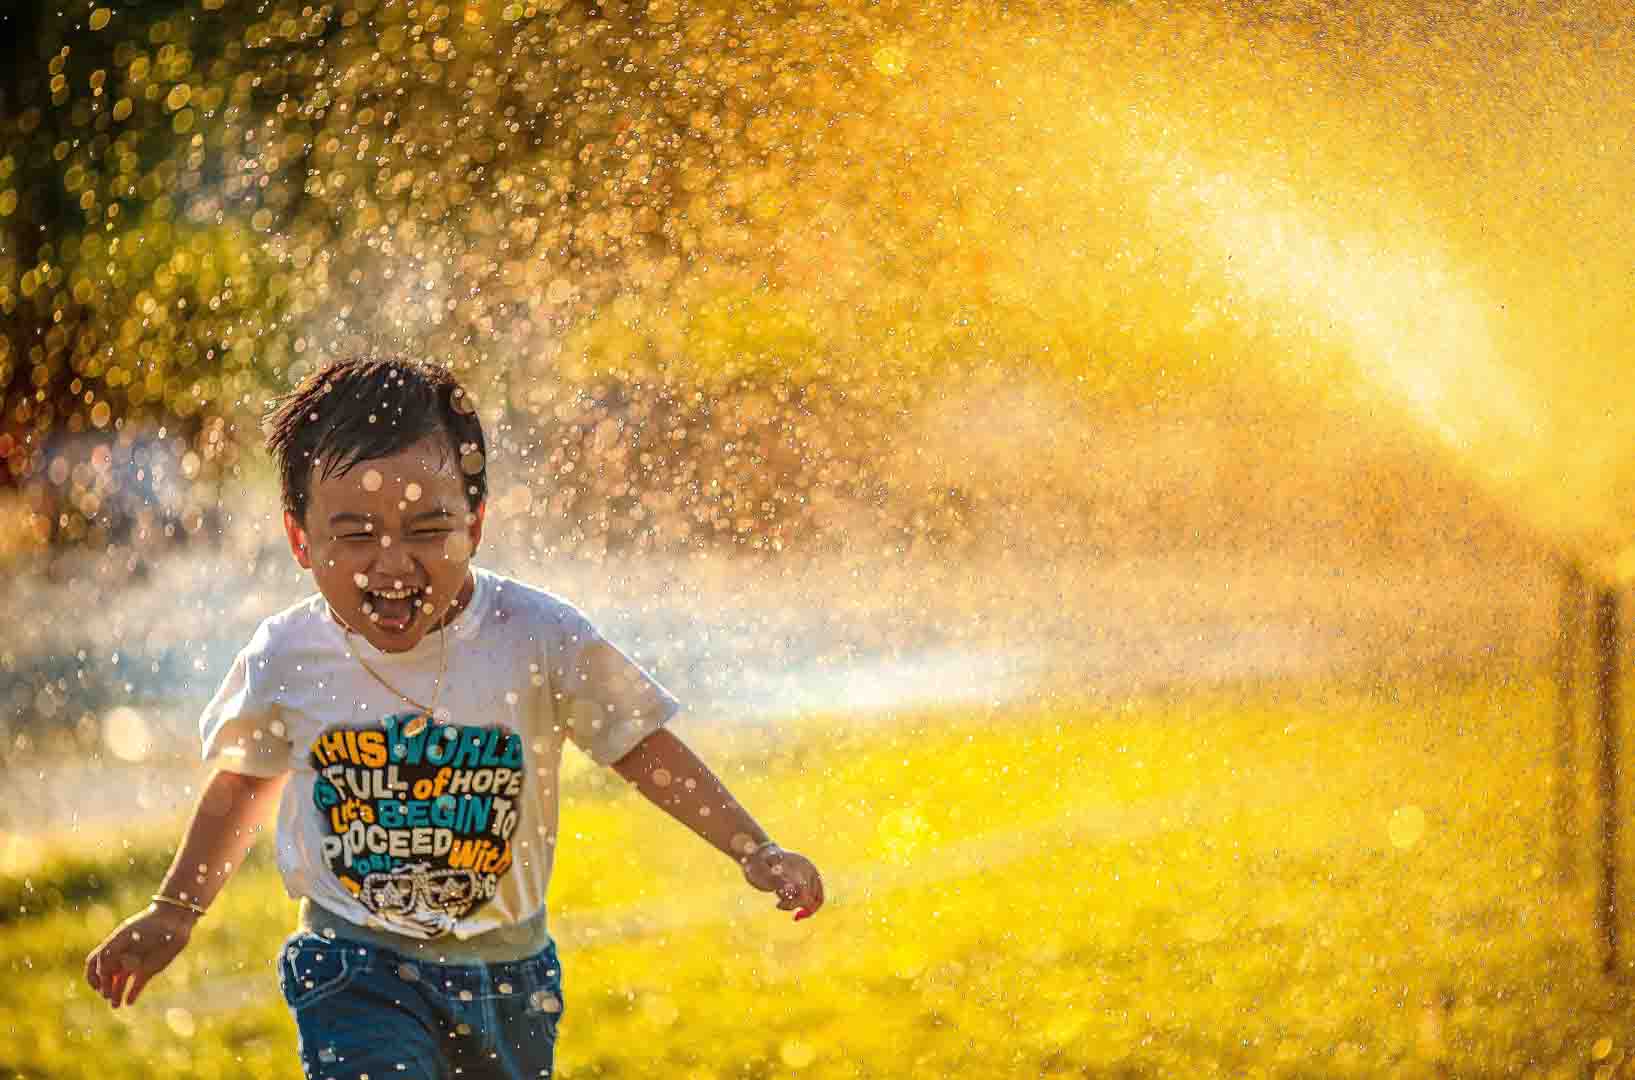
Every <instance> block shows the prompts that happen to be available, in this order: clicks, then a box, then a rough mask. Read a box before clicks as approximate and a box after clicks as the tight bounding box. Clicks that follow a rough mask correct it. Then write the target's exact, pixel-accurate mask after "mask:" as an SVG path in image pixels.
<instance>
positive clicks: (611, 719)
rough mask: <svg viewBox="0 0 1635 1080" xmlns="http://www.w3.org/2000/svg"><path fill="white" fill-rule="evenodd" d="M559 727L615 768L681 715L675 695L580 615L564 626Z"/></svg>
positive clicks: (557, 675) (557, 676)
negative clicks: (643, 741)
mask: <svg viewBox="0 0 1635 1080" xmlns="http://www.w3.org/2000/svg"><path fill="white" fill-rule="evenodd" d="M560 635H561V636H560V638H559V640H558V642H557V656H556V662H555V664H554V665H553V670H552V672H551V674H552V675H553V676H554V681H555V684H556V700H555V707H556V722H557V723H558V724H560V725H561V726H562V728H563V730H564V731H565V732H566V733H567V736H568V738H570V739H572V740H573V742H574V745H576V746H578V747H579V748H580V749H581V750H583V751H584V752H585V753H587V754H589V755H590V757H591V760H593V761H595V762H596V763H597V764H599V765H611V764H613V763H614V762H615V761H618V760H619V759H620V758H622V757H624V756H625V755H626V754H628V753H630V751H631V750H633V749H635V747H636V744H637V743H639V742H641V741H642V740H643V739H645V738H647V736H649V735H651V734H652V733H653V732H655V731H657V730H658V729H659V728H661V727H663V726H664V725H665V724H666V723H668V722H669V720H670V718H671V717H673V716H674V715H675V714H676V713H677V712H678V711H679V710H680V709H681V703H680V702H678V701H677V700H676V699H675V698H674V697H673V696H671V694H670V692H669V691H668V690H666V689H665V688H664V687H663V686H661V685H659V682H658V680H656V679H654V678H653V677H652V676H651V675H649V674H648V673H647V672H645V671H643V670H642V669H641V667H640V665H638V664H637V663H636V662H635V661H633V660H631V659H630V658H629V657H628V656H626V655H625V654H624V653H622V652H620V651H619V649H618V648H617V647H616V646H614V645H613V644H612V643H610V642H609V641H608V640H607V639H606V638H604V637H602V635H601V634H600V633H598V632H597V631H596V629H595V628H594V627H593V626H591V624H590V622H589V621H588V620H587V619H586V618H585V617H584V616H583V615H581V614H579V613H578V612H577V611H571V612H569V613H568V614H567V615H566V616H565V617H564V618H563V620H562V625H561V630H560Z"/></svg>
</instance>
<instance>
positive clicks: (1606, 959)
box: [1595, 588, 1619, 977]
mask: <svg viewBox="0 0 1635 1080" xmlns="http://www.w3.org/2000/svg"><path fill="white" fill-rule="evenodd" d="M1618 652H1619V649H1618V593H1617V592H1616V591H1614V590H1612V589H1606V588H1603V589H1601V590H1599V591H1598V592H1597V594H1596V598H1595V691H1596V705H1597V707H1596V715H1597V720H1598V722H1599V725H1600V729H1601V740H1600V741H1601V746H1600V751H1601V752H1600V761H1599V769H1598V772H1599V781H1600V783H1599V786H1600V788H1601V898H1600V903H1599V904H1598V905H1597V909H1596V916H1597V921H1598V922H1599V923H1600V929H1601V942H1602V945H1603V947H1604V952H1603V954H1602V970H1603V971H1605V972H1606V973H1607V974H1609V975H1613V976H1615V977H1616V976H1617V975H1618V973H1619V957H1618Z"/></svg>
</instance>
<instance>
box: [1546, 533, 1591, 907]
mask: <svg viewBox="0 0 1635 1080" xmlns="http://www.w3.org/2000/svg"><path fill="white" fill-rule="evenodd" d="M1583 639H1584V573H1583V571H1582V570H1580V569H1579V568H1578V564H1577V563H1576V562H1568V563H1566V564H1565V565H1564V566H1563V568H1562V574H1561V610H1560V612H1559V613H1558V616H1557V624H1556V656H1555V683H1556V775H1555V787H1554V792H1553V794H1554V795H1555V799H1554V802H1555V806H1554V807H1553V809H1554V811H1555V820H1556V881H1557V882H1558V883H1559V884H1562V885H1571V884H1573V883H1574V882H1576V881H1577V880H1578V867H1579V854H1580V840H1581V838H1580V837H1579V835H1578V784H1579V780H1578V770H1577V769H1576V768H1575V765H1576V764H1577V761H1576V758H1577V756H1578V755H1577V749H1578V658H1579V655H1580V654H1581V652H1582V650H1583Z"/></svg>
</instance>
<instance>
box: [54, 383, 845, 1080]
mask: <svg viewBox="0 0 1635 1080" xmlns="http://www.w3.org/2000/svg"><path fill="white" fill-rule="evenodd" d="M267 442H268V446H269V448H270V449H271V451H272V452H273V454H274V456H275V457H276V459H277V461H278V464H279V467H280V473H281V478H282V488H283V502H284V527H285V531H286V533H287V534H288V538H289V544H290V549H291V551H292V553H293V554H294V556H295V559H296V561H297V562H299V563H300V565H301V566H302V567H304V568H306V569H308V570H311V571H312V576H313V579H314V581H315V582H316V584H317V586H318V592H317V594H316V595H314V596H312V597H310V598H309V599H307V600H305V601H302V602H301V603H299V604H296V605H295V606H293V607H291V608H289V609H287V610H285V611H283V612H280V613H279V614H277V615H274V616H272V617H271V618H269V619H267V620H265V621H264V622H263V623H262V624H261V626H260V628H259V629H258V630H257V632H256V634H255V636H254V637H253V638H252V639H251V641H250V643H249V645H248V646H246V647H245V649H244V650H243V651H242V652H240V653H239V655H238V657H237V659H236V660H235V661H234V663H233V667H232V669H231V670H230V671H229V672H228V674H227V677H226V679H225V680H224V681H223V682H222V685H221V687H220V688H219V689H218V690H217V692H216V695H215V697H214V698H213V699H212V700H211V701H210V703H209V704H208V705H207V706H206V707H205V710H204V715H203V717H202V719H201V722H200V723H201V728H202V732H203V737H204V748H205V757H206V759H207V760H209V761H211V762H212V763H214V764H215V766H216V770H215V772H214V773H213V774H212V776H211V778H210V779H209V781H208V782H207V783H206V785H205V787H204V791H203V792H202V794H201V796H200V799H199V803H198V806H197V808H196V809H195V811H194V814H193V817H192V820H191V821H190V823H189V824H188V827H187V832H186V836H185V838H184V840H183V843H182V846H181V850H180V851H178V852H177V855H176V858H175V861H174V863H173V864H172V866H171V868H170V871H169V872H168V873H167V874H166V876H165V878H164V880H163V882H162V883H161V884H160V887H159V891H158V892H157V893H156V894H155V895H154V897H153V903H152V904H151V905H150V906H149V907H148V908H147V909H146V910H144V911H142V912H140V913H138V914H136V915H134V916H132V917H131V918H130V919H127V920H126V921H125V922H124V923H123V924H122V925H121V926H119V927H118V928H117V929H116V930H115V931H114V932H113V933H112V934H110V935H109V937H108V938H107V940H106V941H104V942H103V943H102V944H101V945H100V946H98V947H97V949H96V950H95V951H94V952H92V954H91V955H90V957H89V958H88V959H87V961H86V978H87V979H88V981H89V982H90V984H91V986H92V987H93V988H95V989H96V990H97V991H98V992H100V993H101V994H102V995H103V996H104V997H106V998H107V999H108V1001H109V1002H110V1003H111V1004H112V1005H113V1006H114V1007H115V1008H118V1007H119V1006H120V1005H121V1004H122V1003H125V1002H134V1001H135V1000H136V998H137V996H138V995H139V994H140V993H141V991H142V988H143V987H144V986H145V985H146V984H147V982H148V980H150V979H151V978H152V977H153V976H154V975H156V974H158V973H159V972H160V971H161V970H163V969H164V967H165V966H166V965H167V964H168V963H169V962H170V961H171V960H172V959H174V958H175V956H176V955H177V954H178V953H179V952H180V951H181V950H182V948H183V947H185V946H186V944H187V942H188V939H189V936H190V935H191V933H192V929H193V925H194V923H195V922H196V921H197V920H198V918H200V917H201V916H202V915H204V913H205V912H206V910H207V909H208V908H209V907H210V904H211V901H213V900H214V899H215V897H216V895H217V893H218V892H219V891H220V889H221V888H222V886H223V884H224V883H225V881H226V879H227V877H228V876H229V875H230V874H231V872H232V870H233V867H234V865H235V861H236V860H235V855H236V854H237V852H238V849H239V848H240V847H244V846H248V844H249V843H251V842H253V840H252V839H251V838H252V837H253V834H254V832H255V830H256V828H257V827H258V825H259V824H260V823H261V822H262V821H264V820H266V819H267V818H268V817H269V816H270V812H271V808H272V805H273V803H274V802H275V801H277V802H278V804H279V805H278V815H277V819H278V824H277V834H276V835H277V840H276V843H277V856H278V858H277V861H278V867H279V870H280V872H281V873H282V875H283V879H284V883H285V887H286V888H287V889H288V890H289V892H290V894H291V895H292V896H293V897H296V898H298V899H299V900H300V902H301V903H300V922H299V928H298V930H297V932H296V933H295V934H294V935H293V936H292V937H291V938H290V939H289V941H288V942H287V943H286V944H285V947H284V949H283V952H282V954H281V956H280V959H279V983H280V986H281V987H282V989H283V992H284V996H285V999H286V1001H287V1002H288V1004H289V1006H290V1009H291V1011H292V1012H293V1013H294V1014H295V1021H296V1027H297V1030H298V1032H299V1036H300V1047H301V1059H302V1066H303V1068H304V1070H305V1073H306V1075H307V1077H309V1078H310V1080H317V1078H319V1077H335V1078H340V1077H346V1078H350V1080H357V1078H361V1077H374V1078H376V1080H384V1078H417V1077H418V1078H430V1077H445V1076H453V1075H456V1074H457V1075H460V1076H462V1077H496V1078H498V1077H505V1078H515V1077H523V1076H529V1077H545V1076H550V1075H551V1071H552V1067H553V1062H554V1047H555V1042H556V1034H557V1021H558V1019H559V1018H560V1016H561V1011H562V998H561V977H560V971H559V968H558V965H557V960H556V954H555V947H554V945H553V943H552V941H551V939H550V936H549V934H548V933H547V932H546V925H545V906H544V903H545V890H546V886H547V884H548V882H549V878H550V871H551V863H552V857H553V855H554V854H555V843H556V826H557V770H558V764H559V761H560V755H561V752H562V741H563V739H564V738H568V739H572V740H573V741H574V743H576V744H577V745H578V746H579V747H580V748H581V749H583V750H585V751H586V752H587V753H588V754H589V755H590V756H591V757H592V758H593V759H595V760H596V761H597V762H599V763H602V764H607V765H611V766H612V767H613V768H614V769H615V770H616V771H617V772H618V773H619V774H620V775H621V776H623V777H624V778H625V779H627V780H629V781H630V782H632V783H634V784H635V785H636V787H637V788H638V790H640V791H641V793H642V794H643V795H644V796H646V797H647V798H648V799H649V800H651V801H652V802H653V803H655V804H656V805H658V806H660V807H661V808H663V809H664V810H666V811H667V812H668V813H670V814H671V815H673V816H674V817H676V818H677V819H678V820H680V821H681V822H682V823H683V824H685V825H687V827H688V828H690V829H692V830H693V831H694V832H696V833H697V834H698V835H699V836H701V837H702V838H703V839H705V840H706V841H708V842H709V843H710V844H712V845H714V846H715V847H716V848H717V849H719V850H720V851H722V852H723V853H726V854H729V855H731V856H732V857H734V858H736V859H737V860H738V861H739V863H740V865H741V867H742V869H743V873H744V876H745V878H746V879H747V880H748V881H749V883H750V884H751V885H752V886H754V887H755V888H757V889H761V890H765V891H769V892H775V893H776V894H777V898H778V907H779V908H781V909H783V910H786V911H787V910H794V911H795V912H796V914H795V918H797V919H800V918H804V917H806V916H807V915H810V914H811V913H812V912H814V911H816V910H817V909H818V908H819V907H820V906H822V904H823V885H822V881H821V879H820V878H819V876H818V873H817V870H816V868H815V867H814V866H813V865H812V864H811V863H810V862H809V861H807V860H806V859H805V858H803V857H802V856H800V855H797V854H795V853H794V852H789V851H784V850H783V849H781V848H779V847H778V846H777V845H776V844H774V843H772V841H771V840H770V839H768V837H767V836H766V833H765V832H764V831H762V829H761V828H760V826H759V825H757V824H756V823H755V821H754V819H753V818H751V817H750V816H749V814H748V813H747V812H745V811H744V810H743V808H741V807H740V806H739V805H738V803H737V802H736V800H734V799H733V797H732V796H731V794H729V793H728V792H727V790H726V789H725V788H724V787H723V786H722V785H721V784H720V782H719V781H718V780H717V779H716V778H715V777H714V776H713V775H712V774H711V773H710V771H709V770H708V769H707V768H706V767H705V766H704V765H703V763H702V762H700V761H699V760H698V758H697V757H695V756H694V755H693V753H692V752H691V751H690V750H689V749H688V748H687V747H686V746H685V745H684V744H683V743H682V742H681V741H680V740H679V739H678V738H676V737H675V736H674V735H673V734H671V733H670V732H669V731H668V730H667V729H666V727H665V724H666V722H667V721H668V720H669V719H670V718H671V716H672V715H673V714H674V713H675V712H676V710H677V708H678V705H677V703H676V701H675V700H674V699H673V698H672V697H671V696H670V695H669V694H668V693H667V692H666V691H665V690H664V689H663V688H662V687H661V686H659V685H658V684H657V683H656V682H654V681H653V680H652V679H651V678H649V677H648V676H647V674H646V673H645V672H643V671H642V670H641V669H640V668H639V667H637V666H636V665H635V664H633V663H632V662H631V661H629V660H628V659H626V658H625V657H624V655H623V654H621V653H620V652H619V651H618V650H617V649H615V648H614V647H613V646H612V645H610V644H608V643H607V642H606V641H604V640H603V639H602V638H601V637H600V636H599V635H598V634H597V632H596V631H595V629H594V628H592V627H591V625H590V624H589V623H588V622H586V620H585V619H584V617H583V616H582V615H580V614H579V613H578V612H577V611H575V610H574V609H573V608H572V607H570V606H569V605H567V604H565V603H563V602H562V601H560V600H557V599H556V598H554V597H552V596H550V595H548V594H546V593H544V592H541V591H539V590H536V589H533V588H530V587H528V586H525V585H522V584H519V583H518V582H515V581H511V580H508V579H506V578H503V577H500V576H498V575H495V574H492V573H489V572H488V571H486V570H482V569H479V568H474V567H472V566H471V565H470V560H471V557H472V555H473V554H474V553H475V552H476V550H477V546H478V544H479V542H480V541H481V539H482V526H483V510H484V496H485V494H486V490H487V479H486V473H485V452H486V451H485V445H486V444H485V441H484V438H483V432H482V426H481V424H480V422H479V421H478V418H477V415H476V412H475V410H474V408H473V406H472V402H471V399H470V398H469V397H468V396H467V395H466V393H465V391H464V390H463V389H462V388H461V387H460V386H459V384H458V383H457V382H456V381H455V380H454V378H453V377H452V376H451V375H450V374H449V373H448V372H447V371H445V370H443V369H442V368H440V367H437V366H434V365H428V364H422V363H418V362H413V361H406V360H402V359H374V358H358V359H351V360H343V361H338V362H335V363H332V364H330V365H328V366H327V367H325V368H324V369H323V370H322V371H319V372H317V373H315V374H313V375H312V376H310V377H309V378H307V379H306V380H304V381H303V382H302V383H301V385H300V386H299V387H298V388H297V389H296V390H295V391H294V392H293V393H292V394H290V395H289V396H287V397H286V398H284V399H282V400H281V401H280V402H278V403H277V404H276V408H275V409H274V411H273V412H272V414H271V416H270V417H269V420H268V439H267ZM280 793H281V798H280Z"/></svg>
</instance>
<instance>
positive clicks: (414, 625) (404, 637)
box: [363, 619, 426, 652]
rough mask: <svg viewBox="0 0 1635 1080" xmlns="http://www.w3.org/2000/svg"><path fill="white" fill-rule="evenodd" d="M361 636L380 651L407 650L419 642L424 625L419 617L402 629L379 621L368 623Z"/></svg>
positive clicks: (424, 630)
mask: <svg viewBox="0 0 1635 1080" xmlns="http://www.w3.org/2000/svg"><path fill="white" fill-rule="evenodd" d="M363 636H364V637H365V638H366V639H368V641H369V644H371V645H373V646H374V647H375V648H377V649H379V650H380V651H381V652H407V651H408V650H410V649H412V648H414V647H415V646H416V645H418V644H420V639H421V638H423V637H425V636H426V625H425V623H424V621H423V620H420V619H415V620H413V621H411V622H410V623H409V625H407V626H405V627H403V628H402V629H398V628H396V627H392V626H387V625H382V624H381V623H370V624H369V628H368V629H367V630H365V631H364V632H363Z"/></svg>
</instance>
